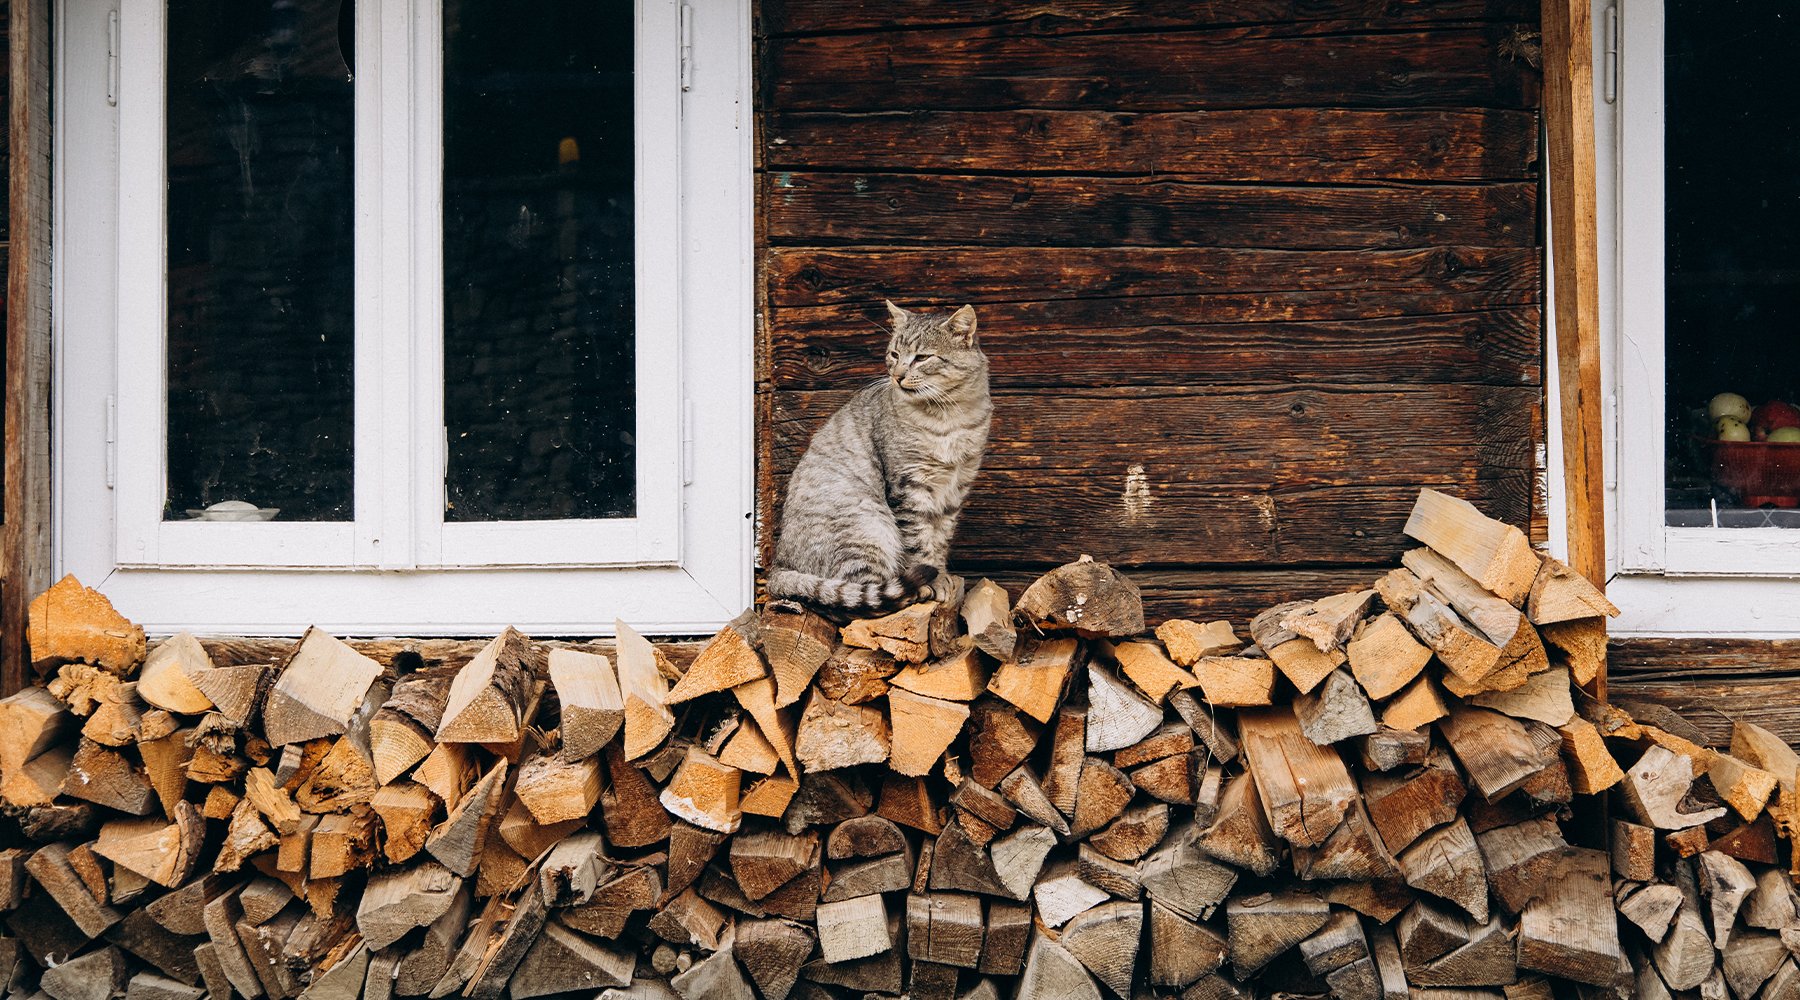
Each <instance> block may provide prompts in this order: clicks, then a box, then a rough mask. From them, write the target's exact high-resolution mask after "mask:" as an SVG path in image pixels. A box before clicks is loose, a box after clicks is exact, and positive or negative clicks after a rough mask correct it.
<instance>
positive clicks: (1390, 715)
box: [1381, 676, 1450, 730]
mask: <svg viewBox="0 0 1800 1000" xmlns="http://www.w3.org/2000/svg"><path fill="white" fill-rule="evenodd" d="M1449 714H1450V709H1449V707H1448V706H1447V705H1445V704H1444V696H1443V695H1442V694H1440V693H1439V692H1438V688H1437V684H1436V682H1434V681H1433V680H1432V679H1431V678H1430V677H1429V676H1421V677H1416V678H1414V679H1413V682H1412V683H1411V684H1408V685H1407V686H1406V688H1405V689H1404V690H1402V691H1401V692H1400V693H1399V694H1398V695H1395V696H1394V697H1393V698H1391V699H1389V700H1388V703H1387V704H1386V705H1384V706H1383V707H1382V710H1381V724H1382V725H1384V726H1387V727H1388V728H1390V729H1402V730H1417V729H1419V728H1421V727H1423V726H1425V725H1427V724H1429V723H1432V722H1436V721H1437V720H1439V719H1442V718H1444V717H1445V716H1447V715H1449Z"/></svg>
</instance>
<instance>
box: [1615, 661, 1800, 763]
mask: <svg viewBox="0 0 1800 1000" xmlns="http://www.w3.org/2000/svg"><path fill="white" fill-rule="evenodd" d="M1790 669H1791V668H1790ZM1607 691H1608V697H1609V698H1611V699H1612V700H1613V701H1618V702H1633V701H1637V702H1649V703H1651V704H1656V705H1662V706H1664V707H1665V708H1669V709H1673V710H1674V711H1675V712H1677V713H1679V714H1680V715H1681V716H1682V717H1683V718H1685V719H1687V720H1688V721H1690V722H1692V723H1693V724H1694V726H1695V728H1697V729H1699V730H1700V732H1701V734H1702V735H1704V736H1705V737H1706V742H1707V743H1708V744H1709V745H1712V746H1718V747H1725V746H1729V745H1730V744H1731V724H1732V722H1733V721H1739V722H1750V723H1754V724H1756V725H1759V726H1762V727H1763V728H1765V729H1767V730H1769V731H1770V732H1772V733H1774V734H1775V735H1777V736H1779V737H1781V738H1782V739H1783V740H1786V741H1787V742H1788V743H1790V744H1796V745H1800V676H1795V675H1792V674H1790V675H1789V676H1785V677H1781V676H1773V677H1746V678H1720V679H1715V678H1713V677H1709V676H1706V675H1705V674H1696V675H1695V676H1693V677H1690V678H1688V679H1685V680H1654V681H1645V680H1640V679H1638V678H1636V677H1632V676H1629V675H1620V674H1615V673H1612V672H1611V670H1610V667H1609V669H1608V681H1607Z"/></svg>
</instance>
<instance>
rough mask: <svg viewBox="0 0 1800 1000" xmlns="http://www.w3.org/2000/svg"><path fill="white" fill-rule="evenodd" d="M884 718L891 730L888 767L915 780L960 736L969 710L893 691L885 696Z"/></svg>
mask: <svg viewBox="0 0 1800 1000" xmlns="http://www.w3.org/2000/svg"><path fill="white" fill-rule="evenodd" d="M888 714H889V715H890V716H891V717H892V726H893V729H892V737H891V741H892V743H891V758H892V759H891V761H890V763H889V766H890V767H892V768H893V769H894V771H896V772H898V773H900V774H904V775H907V776H909V777H917V776H920V775H923V774H926V773H928V772H929V771H930V770H931V769H932V767H933V766H935V765H936V764H937V762H938V760H939V759H941V758H942V757H943V756H944V751H945V750H948V749H949V748H950V744H951V743H952V742H954V741H955V740H956V737H957V736H958V735H959V734H960V733H961V732H962V728H963V724H964V723H965V722H967V721H968V718H969V706H968V705H966V704H963V703H961V702H955V701H945V700H942V699H939V698H928V697H925V696H923V695H918V694H913V693H912V692H910V691H905V690H900V689H896V690H893V691H890V692H888Z"/></svg>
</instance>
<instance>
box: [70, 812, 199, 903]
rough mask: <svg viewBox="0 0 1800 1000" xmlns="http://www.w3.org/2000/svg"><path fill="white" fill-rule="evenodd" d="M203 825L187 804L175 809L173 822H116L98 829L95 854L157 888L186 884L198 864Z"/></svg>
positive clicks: (128, 820)
mask: <svg viewBox="0 0 1800 1000" xmlns="http://www.w3.org/2000/svg"><path fill="white" fill-rule="evenodd" d="M205 840H206V824H205V823H204V822H203V821H202V820H201V819H200V814H199V813H198V812H197V811H196V810H195V809H194V807H193V805H192V804H191V803H188V802H179V803H176V806H175V819H174V821H173V822H170V823H166V824H165V823H164V822H163V821H161V820H157V819H135V820H134V819H115V820H111V821H108V822H107V823H105V824H104V825H102V826H101V827H100V839H99V840H97V841H95V842H94V853H96V854H98V855H100V856H101V857H103V858H105V859H107V860H108V861H111V862H112V863H113V864H115V865H118V866H120V867H122V868H125V869H128V870H130V871H133V872H136V873H138V874H139V875H141V876H143V877H144V878H147V879H149V880H150V881H152V882H155V883H156V884H158V885H162V886H168V887H171V888H173V887H174V886H177V885H180V884H182V883H183V882H186V881H187V880H188V879H189V878H190V877H191V876H192V875H193V873H194V870H195V868H196V867H198V866H199V863H200V855H201V850H202V848H203V847H204V846H205Z"/></svg>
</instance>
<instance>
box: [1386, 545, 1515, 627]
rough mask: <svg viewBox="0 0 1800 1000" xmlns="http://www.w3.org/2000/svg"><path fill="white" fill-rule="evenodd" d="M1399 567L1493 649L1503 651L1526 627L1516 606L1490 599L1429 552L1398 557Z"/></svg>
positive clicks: (1457, 568) (1433, 553)
mask: <svg viewBox="0 0 1800 1000" xmlns="http://www.w3.org/2000/svg"><path fill="white" fill-rule="evenodd" d="M1400 563H1401V565H1403V566H1405V567H1406V568H1407V569H1409V570H1411V571H1412V574H1413V575H1414V576H1416V577H1418V578H1419V580H1420V581H1421V582H1422V583H1424V584H1426V585H1427V586H1429V587H1430V588H1431V590H1432V591H1433V592H1435V593H1436V594H1437V595H1438V596H1440V597H1442V598H1443V600H1444V602H1445V603H1447V604H1449V605H1450V607H1452V608H1454V609H1456V613H1457V614H1458V615H1461V616H1462V618H1463V619H1464V620H1465V621H1467V622H1468V623H1469V624H1471V625H1473V626H1475V628H1476V629H1477V630H1478V631H1479V632H1480V633H1481V634H1482V635H1483V636H1484V637H1486V638H1487V640H1488V641H1489V642H1491V643H1493V644H1494V645H1496V646H1499V647H1501V648H1505V647H1507V646H1508V645H1509V644H1511V643H1512V641H1513V639H1514V637H1515V636H1516V635H1517V633H1518V631H1519V629H1520V628H1522V627H1524V625H1525V624H1526V622H1525V616H1524V614H1522V613H1521V612H1520V611H1519V609H1518V606H1517V605H1516V604H1514V603H1513V602H1510V601H1507V600H1504V599H1502V598H1499V597H1496V596H1494V594H1493V593H1491V592H1489V591H1488V590H1487V589H1486V588H1485V587H1483V586H1482V585H1481V584H1480V583H1477V582H1476V581H1475V580H1474V579H1472V578H1471V577H1470V576H1469V575H1468V574H1467V573H1464V572H1463V571H1462V569H1460V568H1459V567H1457V566H1456V565H1455V564H1454V563H1452V562H1451V561H1450V560H1448V559H1446V558H1444V557H1443V556H1441V555H1439V554H1438V553H1436V552H1433V551H1432V550H1431V549H1413V550H1411V551H1409V552H1407V553H1406V554H1405V555H1403V556H1401V557H1400Z"/></svg>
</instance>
